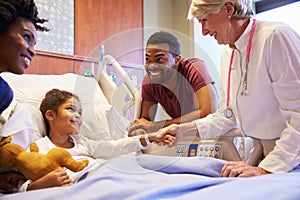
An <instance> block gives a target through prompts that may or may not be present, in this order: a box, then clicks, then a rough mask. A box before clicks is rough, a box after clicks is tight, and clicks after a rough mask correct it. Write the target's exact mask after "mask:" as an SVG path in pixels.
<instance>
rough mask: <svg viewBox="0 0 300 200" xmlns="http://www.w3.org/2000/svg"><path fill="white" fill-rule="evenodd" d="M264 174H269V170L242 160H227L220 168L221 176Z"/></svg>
mask: <svg viewBox="0 0 300 200" xmlns="http://www.w3.org/2000/svg"><path fill="white" fill-rule="evenodd" d="M265 174H270V172H268V171H266V170H264V169H262V168H260V167H253V166H251V165H248V164H246V163H244V162H242V161H229V162H227V163H226V164H225V165H224V166H223V168H222V170H221V176H223V177H252V176H260V175H265Z"/></svg>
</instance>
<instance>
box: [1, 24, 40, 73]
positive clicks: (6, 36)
mask: <svg viewBox="0 0 300 200" xmlns="http://www.w3.org/2000/svg"><path fill="white" fill-rule="evenodd" d="M36 37H37V33H36V29H35V27H34V25H33V23H31V22H30V21H28V20H26V19H24V18H19V19H17V20H16V21H15V22H14V23H13V24H11V25H10V26H9V28H8V30H7V32H5V33H0V73H1V72H4V71H7V72H12V73H15V74H23V73H24V71H25V69H27V68H28V67H29V64H30V62H31V59H32V57H33V56H35V50H34V45H35V44H36Z"/></svg>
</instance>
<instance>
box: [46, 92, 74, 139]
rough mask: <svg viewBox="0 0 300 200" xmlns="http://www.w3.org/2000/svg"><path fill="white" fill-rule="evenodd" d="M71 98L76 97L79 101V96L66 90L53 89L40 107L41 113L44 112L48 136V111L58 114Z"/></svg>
mask: <svg viewBox="0 0 300 200" xmlns="http://www.w3.org/2000/svg"><path fill="white" fill-rule="evenodd" d="M71 97H74V98H76V99H77V100H78V101H79V98H78V96H77V95H75V94H73V93H71V92H68V91H65V90H59V89H52V90H50V91H48V92H47V93H46V95H45V98H44V99H43V100H42V103H41V105H40V111H41V112H42V115H43V118H44V122H45V125H46V134H47V135H48V134H49V129H50V126H49V122H48V120H47V118H46V112H47V110H53V111H54V112H57V109H58V107H59V106H60V105H62V104H64V103H65V102H66V101H67V100H68V99H70V98H71Z"/></svg>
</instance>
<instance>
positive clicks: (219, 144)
mask: <svg viewBox="0 0 300 200" xmlns="http://www.w3.org/2000/svg"><path fill="white" fill-rule="evenodd" d="M143 152H144V153H147V154H154V155H162V156H177V157H193V156H198V157H211V158H220V159H224V160H232V161H240V160H241V157H240V155H239V153H238V150H237V148H236V146H235V145H234V143H233V139H232V137H221V138H218V139H217V140H200V139H199V138H186V139H184V140H181V141H179V142H178V143H177V144H176V145H175V146H173V147H163V146H158V145H155V144H153V145H152V147H150V148H148V149H144V150H143Z"/></svg>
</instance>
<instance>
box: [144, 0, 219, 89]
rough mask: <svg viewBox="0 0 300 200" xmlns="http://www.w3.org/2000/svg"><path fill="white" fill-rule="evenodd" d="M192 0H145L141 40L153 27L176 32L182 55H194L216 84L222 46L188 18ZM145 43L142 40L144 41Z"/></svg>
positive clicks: (148, 34) (149, 33) (157, 29)
mask: <svg viewBox="0 0 300 200" xmlns="http://www.w3.org/2000/svg"><path fill="white" fill-rule="evenodd" d="M190 2H191V0H163V1H162V0H144V11H143V12H144V41H145V42H146V41H147V39H148V37H149V36H150V35H151V34H152V33H153V32H155V31H159V30H165V31H170V32H172V33H173V34H175V35H176V36H177V37H178V39H179V41H180V43H181V52H182V56H183V57H197V58H200V59H202V60H204V62H205V63H206V65H207V68H208V71H209V72H210V74H211V75H212V77H213V79H214V80H215V82H216V86H217V88H219V60H220V54H221V50H222V48H223V47H222V46H219V45H218V44H217V43H216V41H214V39H213V38H209V37H204V36H202V33H201V27H200V25H199V23H198V22H197V21H194V20H187V13H188V9H189V5H190ZM144 45H145V44H144Z"/></svg>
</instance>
